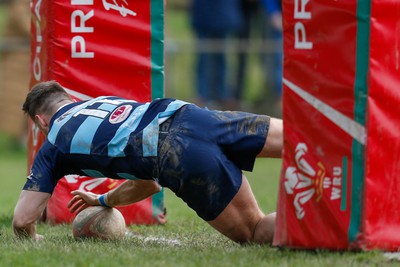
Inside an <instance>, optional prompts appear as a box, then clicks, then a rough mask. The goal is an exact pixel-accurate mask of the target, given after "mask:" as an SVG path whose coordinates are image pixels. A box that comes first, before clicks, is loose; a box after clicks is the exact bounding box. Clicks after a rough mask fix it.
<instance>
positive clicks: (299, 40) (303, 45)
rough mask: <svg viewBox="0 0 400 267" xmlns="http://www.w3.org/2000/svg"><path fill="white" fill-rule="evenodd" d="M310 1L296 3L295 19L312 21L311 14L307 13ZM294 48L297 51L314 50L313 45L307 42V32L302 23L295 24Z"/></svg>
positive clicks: (296, 0)
mask: <svg viewBox="0 0 400 267" xmlns="http://www.w3.org/2000/svg"><path fill="white" fill-rule="evenodd" d="M308 2H310V0H295V1H294V15H293V17H294V19H307V20H310V19H311V12H310V11H306V5H307V4H308ZM294 48H295V49H312V48H313V43H312V42H309V41H307V32H306V28H305V26H304V24H303V23H302V22H299V21H298V22H296V23H295V24H294Z"/></svg>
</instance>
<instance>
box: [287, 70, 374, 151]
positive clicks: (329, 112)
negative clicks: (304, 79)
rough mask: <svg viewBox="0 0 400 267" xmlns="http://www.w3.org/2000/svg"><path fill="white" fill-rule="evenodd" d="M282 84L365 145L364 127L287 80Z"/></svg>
mask: <svg viewBox="0 0 400 267" xmlns="http://www.w3.org/2000/svg"><path fill="white" fill-rule="evenodd" d="M283 83H284V84H285V85H286V86H287V87H288V88H289V89H290V90H292V91H293V92H295V93H296V94H297V95H298V96H300V97H301V98H302V99H303V100H304V101H306V102H307V103H308V104H310V105H311V106H313V107H314V108H315V109H317V110H318V111H319V112H321V113H322V114H323V115H324V116H325V117H327V118H328V119H329V120H330V121H332V122H333V123H334V124H336V125H337V126H338V127H339V128H341V129H342V130H343V131H345V132H346V133H348V134H349V135H350V136H351V137H353V138H354V139H356V140H357V141H358V142H360V143H361V144H362V145H365V140H366V134H365V127H364V126H363V125H361V124H359V123H358V122H356V121H354V120H352V119H350V118H349V117H347V116H346V115H344V114H343V113H341V112H339V111H337V110H336V109H334V108H332V107H331V106H329V105H327V104H326V103H324V102H322V101H321V100H319V99H318V98H316V97H314V96H312V95H311V94H309V93H307V92H306V91H305V90H303V89H302V88H300V87H299V86H297V85H295V84H294V83H292V82H290V81H289V80H287V79H285V78H283Z"/></svg>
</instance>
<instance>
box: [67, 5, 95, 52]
mask: <svg viewBox="0 0 400 267" xmlns="http://www.w3.org/2000/svg"><path fill="white" fill-rule="evenodd" d="M71 4H72V5H93V0H71ZM93 16H94V10H90V11H89V12H88V13H87V14H85V13H84V12H83V11H82V10H79V9H78V10H74V11H73V12H72V14H71V33H93V32H94V27H89V26H87V24H86V23H87V21H88V20H89V19H90V18H92V17H93ZM94 56H95V54H94V52H88V51H87V50H86V40H85V38H83V36H81V35H76V36H74V37H72V40H71V57H72V58H94Z"/></svg>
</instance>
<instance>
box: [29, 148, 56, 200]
mask: <svg viewBox="0 0 400 267" xmlns="http://www.w3.org/2000/svg"><path fill="white" fill-rule="evenodd" d="M57 158H58V151H57V149H56V148H55V147H54V146H53V145H51V144H50V143H49V142H47V141H46V142H44V143H43V145H42V147H41V148H40V150H39V152H38V153H37V155H36V157H35V160H34V162H33V165H32V168H31V170H30V174H29V175H28V177H27V181H26V183H25V185H24V187H23V190H28V191H37V192H43V193H50V194H52V193H53V191H54V188H55V186H56V184H57V181H58V180H59V177H58V176H59V175H57V174H56V173H57V171H56V168H55V166H56V161H57Z"/></svg>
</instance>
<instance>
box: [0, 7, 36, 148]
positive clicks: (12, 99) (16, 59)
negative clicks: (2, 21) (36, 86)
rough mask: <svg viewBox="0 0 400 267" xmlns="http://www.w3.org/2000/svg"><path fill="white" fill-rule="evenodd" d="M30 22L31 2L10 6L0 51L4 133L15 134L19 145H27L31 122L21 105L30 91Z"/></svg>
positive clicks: (0, 107) (0, 123)
mask: <svg viewBox="0 0 400 267" xmlns="http://www.w3.org/2000/svg"><path fill="white" fill-rule="evenodd" d="M30 20H31V17H30V4H29V0H12V1H11V2H10V3H9V8H8V14H7V20H6V25H5V29H4V35H3V38H2V42H1V43H2V46H1V48H2V49H1V51H0V52H1V55H0V57H1V64H0V68H1V71H0V79H1V83H0V99H1V104H0V131H1V132H4V133H6V134H9V135H11V136H12V137H13V139H14V140H15V144H17V145H25V142H26V141H25V139H26V132H27V122H26V117H25V116H24V114H23V112H21V105H22V103H23V102H24V99H25V95H26V92H27V91H28V90H29V77H30V74H29V66H30V50H29V42H30V41H29V40H30V39H29V38H30Z"/></svg>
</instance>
